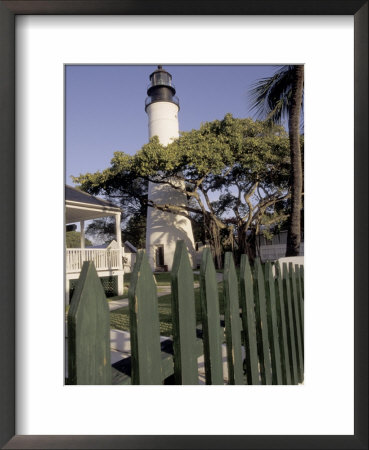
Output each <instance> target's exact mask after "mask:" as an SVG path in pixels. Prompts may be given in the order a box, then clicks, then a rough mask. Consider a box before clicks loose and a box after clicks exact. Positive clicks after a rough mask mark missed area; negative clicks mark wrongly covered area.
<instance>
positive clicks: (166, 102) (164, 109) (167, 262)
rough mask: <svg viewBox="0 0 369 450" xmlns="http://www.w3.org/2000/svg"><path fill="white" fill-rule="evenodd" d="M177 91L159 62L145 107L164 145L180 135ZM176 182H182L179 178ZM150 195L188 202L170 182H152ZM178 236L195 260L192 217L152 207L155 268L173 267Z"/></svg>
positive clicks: (150, 247)
mask: <svg viewBox="0 0 369 450" xmlns="http://www.w3.org/2000/svg"><path fill="white" fill-rule="evenodd" d="M175 93H176V90H175V88H174V85H173V84H172V75H170V73H168V72H167V71H165V70H164V69H163V68H162V66H158V68H157V70H155V72H153V73H152V74H151V75H150V84H149V86H148V89H147V98H146V102H145V110H146V112H147V115H148V116H149V138H151V137H154V136H158V138H159V141H160V143H161V144H162V145H168V144H169V143H170V142H171V141H173V140H174V139H176V138H178V136H179V128H178V111H179V102H178V98H177V97H176V96H175ZM176 183H177V184H178V181H176ZM183 187H184V184H183ZM148 198H149V200H152V201H153V202H155V203H156V204H161V205H164V204H170V205H178V206H180V205H185V204H186V203H187V198H186V195H185V194H184V193H183V192H180V191H177V190H176V189H174V188H172V187H171V186H169V185H168V184H156V183H149V192H148ZM178 240H183V241H185V244H186V246H187V249H188V251H189V254H190V257H191V259H192V263H193V264H194V262H195V246H194V239H193V232H192V226H191V221H190V219H188V218H187V217H185V216H182V215H178V214H173V213H170V212H163V211H159V210H157V209H155V208H150V207H149V208H148V209H147V228H146V253H147V255H148V257H149V261H150V265H151V267H152V269H153V270H164V269H165V268H168V270H171V269H172V264H173V256H174V251H175V247H176V242H177V241H178Z"/></svg>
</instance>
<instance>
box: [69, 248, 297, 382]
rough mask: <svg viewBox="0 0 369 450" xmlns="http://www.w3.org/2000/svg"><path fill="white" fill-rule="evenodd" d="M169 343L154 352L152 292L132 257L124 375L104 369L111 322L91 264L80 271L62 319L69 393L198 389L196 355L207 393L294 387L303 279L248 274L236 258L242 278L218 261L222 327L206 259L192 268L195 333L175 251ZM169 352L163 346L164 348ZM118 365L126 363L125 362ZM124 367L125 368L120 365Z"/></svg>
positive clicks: (189, 283)
mask: <svg viewBox="0 0 369 450" xmlns="http://www.w3.org/2000/svg"><path fill="white" fill-rule="evenodd" d="M171 277H172V324H173V340H172V341H169V346H168V345H167V348H164V349H163V348H162V347H163V346H162V345H161V343H160V332H159V312H158V298H157V291H156V284H155V281H154V277H153V274H152V270H151V267H150V265H149V262H148V259H147V256H146V254H145V253H144V252H139V254H138V257H137V261H136V264H135V267H134V271H133V273H132V279H131V284H130V288H129V293H128V297H129V315H130V336H131V357H130V358H128V362H127V364H128V365H129V367H128V373H129V375H127V373H126V374H124V373H122V372H121V371H118V370H117V369H116V368H114V367H112V366H111V364H110V321H109V308H108V306H107V302H106V298H105V294H104V291H103V288H102V286H101V283H100V282H99V279H98V277H97V273H96V270H95V267H94V264H93V262H85V263H84V265H83V268H82V272H81V275H80V279H79V283H78V286H77V288H76V291H75V293H74V295H73V298H72V301H71V305H70V309H69V312H68V380H67V382H68V384H147V385H148V384H155V385H157V384H163V383H171V384H173V383H174V384H189V385H192V384H198V383H199V371H198V357H199V356H201V355H203V358H204V367H205V382H206V384H216V385H221V384H224V374H223V365H224V364H223V360H222V358H223V357H222V346H224V345H225V346H226V350H227V351H226V354H227V361H226V367H227V370H228V374H227V377H228V383H229V384H250V385H255V384H261V385H265V384H269V385H271V384H274V385H283V384H299V383H302V382H303V379H304V271H303V266H298V265H295V266H294V267H293V265H292V264H291V263H290V264H289V265H288V266H287V264H285V263H284V264H283V267H280V266H279V264H275V265H274V267H273V265H272V264H271V263H266V264H265V265H262V264H261V263H260V261H258V260H257V261H256V263H255V265H254V267H251V265H250V263H249V260H248V258H247V256H246V255H242V258H241V266H240V276H239V280H238V277H237V272H236V268H235V265H234V261H233V256H232V254H231V253H226V254H225V264H224V274H223V277H224V278H223V286H224V318H223V317H221V316H220V309H219V298H218V283H217V278H216V271H215V267H214V263H213V260H212V257H211V253H210V251H209V249H205V250H204V252H203V256H202V262H201V267H200V299H201V316H202V319H201V326H200V327H199V326H198V324H196V313H195V295H194V287H193V285H194V283H193V281H194V280H193V271H192V268H191V265H190V260H189V256H188V253H187V250H186V248H185V245H184V242H183V241H178V243H177V247H176V252H175V256H174V262H173V270H172V274H171ZM167 344H168V342H167ZM124 361H125V360H124ZM127 364H126V365H127Z"/></svg>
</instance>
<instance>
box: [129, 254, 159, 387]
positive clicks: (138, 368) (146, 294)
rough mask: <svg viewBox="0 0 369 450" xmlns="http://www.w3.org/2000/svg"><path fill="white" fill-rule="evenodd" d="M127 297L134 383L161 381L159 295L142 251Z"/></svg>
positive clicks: (156, 382) (138, 256) (157, 382)
mask: <svg viewBox="0 0 369 450" xmlns="http://www.w3.org/2000/svg"><path fill="white" fill-rule="evenodd" d="M128 299H129V324H130V330H131V352H132V384H161V383H162V374H161V348H160V327H159V310H158V297H157V293H156V285H155V281H154V278H153V274H152V270H151V267H150V265H149V262H148V260H147V256H146V255H145V253H144V252H143V251H140V252H139V253H138V255H137V262H136V264H135V267H134V270H133V274H132V281H131V284H130V287H129V291H128Z"/></svg>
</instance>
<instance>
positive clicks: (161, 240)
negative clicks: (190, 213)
mask: <svg viewBox="0 0 369 450" xmlns="http://www.w3.org/2000/svg"><path fill="white" fill-rule="evenodd" d="M149 198H150V199H152V200H153V201H154V202H155V203H156V204H161V205H164V204H167V205H177V206H178V205H184V204H185V202H186V201H187V199H186V196H185V194H183V193H182V192H179V191H177V190H175V189H173V188H172V187H170V186H169V185H167V184H165V185H156V184H155V183H150V184H149ZM146 230H147V231H146V253H147V255H148V258H149V262H150V265H151V267H152V269H153V270H154V271H155V270H168V271H170V270H172V265H173V258H174V252H175V249H176V243H177V241H179V240H182V241H184V242H185V245H186V247H187V250H188V252H189V256H190V262H191V265H192V267H195V264H196V250H195V244H194V239H193V232H192V224H191V221H190V219H189V218H188V217H185V216H182V215H178V214H172V213H169V212H163V211H160V210H157V209H155V208H148V212H147V228H146Z"/></svg>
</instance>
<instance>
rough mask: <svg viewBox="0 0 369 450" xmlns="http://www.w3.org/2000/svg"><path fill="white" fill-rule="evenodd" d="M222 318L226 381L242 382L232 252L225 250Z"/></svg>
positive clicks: (239, 328)
mask: <svg viewBox="0 0 369 450" xmlns="http://www.w3.org/2000/svg"><path fill="white" fill-rule="evenodd" d="M223 293H224V320H225V336H226V345H227V362H228V382H229V384H243V383H244V381H243V378H244V375H243V361H242V346H241V319H240V302H239V298H238V281H237V274H236V268H235V265H234V261H233V256H232V253H230V252H227V253H226V254H225V260H224V272H223Z"/></svg>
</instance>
